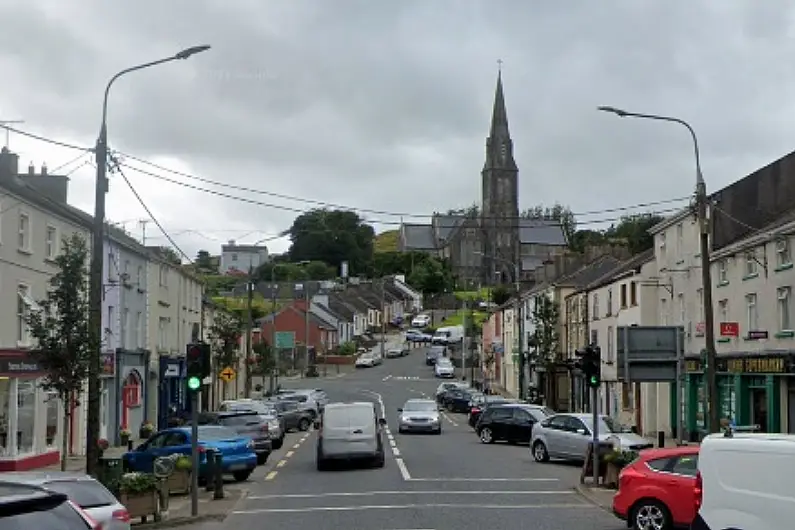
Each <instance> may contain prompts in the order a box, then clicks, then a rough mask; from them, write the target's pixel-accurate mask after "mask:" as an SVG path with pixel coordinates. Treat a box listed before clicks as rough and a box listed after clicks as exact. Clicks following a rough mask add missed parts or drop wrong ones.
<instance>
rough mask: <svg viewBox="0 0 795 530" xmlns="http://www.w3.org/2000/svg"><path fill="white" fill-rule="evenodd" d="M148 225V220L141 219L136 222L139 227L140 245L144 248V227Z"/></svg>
mask: <svg viewBox="0 0 795 530" xmlns="http://www.w3.org/2000/svg"><path fill="white" fill-rule="evenodd" d="M148 224H149V219H141V220H140V221H138V226H140V227H141V244H142V245H143V246H146V225H148Z"/></svg>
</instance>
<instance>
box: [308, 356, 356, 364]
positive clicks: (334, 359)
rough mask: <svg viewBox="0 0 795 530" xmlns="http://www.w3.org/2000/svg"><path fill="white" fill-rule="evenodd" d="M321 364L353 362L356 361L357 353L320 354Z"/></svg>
mask: <svg viewBox="0 0 795 530" xmlns="http://www.w3.org/2000/svg"><path fill="white" fill-rule="evenodd" d="M317 361H318V363H319V364H331V365H334V364H353V363H355V362H356V356H355V355H323V356H318V359H317Z"/></svg>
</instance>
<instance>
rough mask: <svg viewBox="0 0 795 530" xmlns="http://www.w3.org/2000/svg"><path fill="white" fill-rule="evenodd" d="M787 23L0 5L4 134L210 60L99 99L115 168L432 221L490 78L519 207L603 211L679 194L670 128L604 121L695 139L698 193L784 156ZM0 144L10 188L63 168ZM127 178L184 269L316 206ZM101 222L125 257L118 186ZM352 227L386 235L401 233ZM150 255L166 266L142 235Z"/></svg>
mask: <svg viewBox="0 0 795 530" xmlns="http://www.w3.org/2000/svg"><path fill="white" fill-rule="evenodd" d="M78 6H79V7H78ZM793 10H795V4H792V3H791V2H785V1H783V0H782V1H779V0H765V1H760V0H756V1H752V0H747V1H741V0H732V1H722V2H721V1H714V0H682V1H666V2H661V1H651V0H646V1H644V0H610V1H593V0H567V1H566V2H560V1H552V0H550V1H546V2H541V1H532V2H531V1H527V0H515V1H513V0H510V1H509V0H484V1H479V0H433V1H429V0H401V1H399V2H398V1H387V0H333V1H330V0H291V1H289V2H285V1H276V0H235V1H226V2H222V1H219V0H212V1H210V0H168V1H163V0H138V1H136V2H120V1H117V2H107V1H100V0H81V1H80V2H64V1H63V0H25V1H21V0H0V20H3V29H2V31H0V71H2V72H3V76H2V77H3V81H2V85H0V120H15V119H22V120H25V123H24V124H20V125H16V126H17V127H19V128H21V129H23V130H26V131H30V132H34V133H38V134H42V135H46V136H49V137H53V138H57V139H60V140H62V141H66V142H71V143H75V144H78V145H86V146H88V145H91V144H93V142H94V141H95V138H96V135H97V131H98V128H99V122H100V109H101V101H102V91H103V89H104V86H105V83H106V82H107V80H108V79H109V78H110V76H112V75H113V74H114V73H115V72H117V71H118V70H121V69H123V68H125V67H128V66H132V65H135V64H138V63H141V62H146V61H150V60H154V59H158V58H161V57H165V56H168V55H171V54H173V53H175V52H177V51H179V50H180V49H182V48H185V47H188V46H192V45H198V44H211V45H212V47H213V48H212V50H210V51H208V52H206V53H203V54H200V55H197V56H195V57H193V58H191V59H190V60H188V61H185V62H174V63H170V64H167V65H163V66H159V67H157V68H154V69H150V70H147V71H143V72H136V73H134V74H131V75H129V76H128V77H125V78H123V79H122V80H120V81H119V82H118V84H116V85H115V86H114V88H113V90H112V92H111V98H110V106H109V117H108V130H109V136H110V143H111V146H112V148H114V149H116V150H118V151H121V152H123V153H127V154H130V155H134V156H136V157H139V158H143V159H145V160H148V161H152V162H155V163H158V164H160V165H163V166H166V167H168V168H171V169H175V170H178V171H182V172H185V173H189V174H192V175H195V176H199V177H202V178H207V179H212V180H217V181H221V182H224V183H229V184H234V185H238V186H246V187H250V188H255V189H258V190H262V191H265V192H272V193H277V194H283V195H290V196H296V197H299V198H304V199H308V200H314V201H321V202H328V203H336V204H341V205H346V206H350V207H351V208H355V209H358V210H380V211H386V212H394V213H397V214H400V213H410V214H415V215H416V214H430V213H431V212H432V211H434V210H446V209H448V208H453V207H464V206H467V205H469V204H471V203H473V202H475V201H478V202H479V197H480V185H481V181H480V170H481V168H482V166H483V160H484V143H485V137H486V136H487V134H488V127H489V120H490V117H491V106H492V103H493V98H494V87H495V82H496V76H497V60H498V59H501V60H502V61H504V64H503V81H504V86H505V96H506V102H507V107H508V114H509V121H510V129H511V134H512V136H513V139H514V145H515V147H514V148H515V153H516V159H517V163H518V165H519V169H520V173H519V183H520V184H519V186H520V193H521V199H520V207H529V206H532V205H534V204H537V203H545V204H553V203H555V202H561V203H564V204H567V205H569V206H570V207H571V208H572V210H573V211H575V212H586V211H593V210H607V209H612V208H617V207H622V206H628V205H633V204H638V203H647V202H652V201H660V200H665V199H673V198H676V197H684V196H687V195H689V194H691V193H692V190H693V185H694V180H695V177H694V170H693V154H692V146H691V144H690V138H689V137H688V135H687V132H686V131H685V130H684V129H682V128H679V127H678V126H676V125H673V124H665V123H657V122H649V121H641V120H630V119H623V120H622V119H619V118H617V117H614V116H611V115H607V114H604V113H600V112H597V111H596V107H597V106H598V105H614V106H619V107H623V108H626V109H628V110H633V111H639V112H648V113H661V114H669V115H674V116H678V117H681V118H684V119H686V120H688V121H690V123H692V125H693V126H694V127H695V129H696V131H697V133H698V134H699V137H700V141H701V144H702V145H701V148H702V154H703V167H704V175H705V178H706V181H707V186H708V189H709V190H710V191H714V190H717V189H719V188H721V187H723V186H725V185H727V184H729V183H731V182H733V181H735V180H738V179H739V178H741V177H743V176H745V175H746V174H748V173H749V172H751V171H753V170H754V169H756V168H758V167H761V166H764V165H766V164H768V163H769V162H771V161H773V160H775V159H776V158H778V157H780V156H782V155H784V154H785V153H787V152H789V151H790V150H792V144H793V141H792V140H793V138H795V120H793V119H792V116H791V115H790V113H791V111H792V110H793V101H795V44H793V43H794V42H795V40H793V39H792V33H793V31H792V26H793V23H792V22H793ZM2 140H3V141H4V138H3V139H2ZM10 142H11V148H12V149H13V150H16V151H18V152H19V153H20V155H21V159H22V161H21V165H22V166H23V170H24V169H25V168H26V167H27V165H28V162H30V161H33V162H34V163H35V164H36V166H40V165H41V164H42V163H43V162H46V163H47V164H48V166H49V168H50V170H53V169H56V168H57V167H58V166H61V165H63V164H65V163H67V162H69V161H71V160H72V159H74V158H75V157H76V156H79V154H80V153H79V152H75V151H70V150H68V149H63V148H60V147H56V146H53V145H48V144H45V143H42V142H39V141H35V140H30V139H26V138H23V137H21V136H19V135H14V134H12V135H11V140H10ZM126 161H127V163H129V164H130V165H131V166H135V167H139V168H144V169H146V166H143V165H141V164H140V163H137V162H135V161H133V160H130V159H126ZM81 162H83V161H78V162H76V163H73V164H71V165H67V166H66V167H65V168H64V169H63V171H70V170H74V169H75V168H77V169H76V170H75V171H74V172H73V173H72V174H71V177H72V182H71V187H70V202H71V203H72V204H74V205H76V206H79V207H81V208H83V209H85V210H87V211H90V212H93V207H94V204H93V203H94V200H93V191H92V189H93V185H94V171H95V170H94V168H93V167H92V166H91V165H90V164H86V165H82V166H81ZM148 170H151V168H148ZM154 172H155V173H158V174H161V175H164V176H168V177H169V178H173V179H176V180H179V181H183V182H190V180H188V179H187V178H185V177H180V176H176V175H174V174H169V173H164V172H160V171H157V170H155V171H154ZM125 173H126V174H127V176H128V177H129V178H130V179H131V181H132V182H133V184H134V186H136V188H137V190H138V191H139V192H140V194H141V195H142V197H143V198H144V200H145V201H146V203H147V204H148V205H149V206H150V208H151V210H152V211H153V213H154V216H155V217H156V218H157V219H158V220H159V221H160V222H161V223H162V224H163V225H164V226H165V228H166V229H167V230H168V231H169V232H170V233H171V234H172V235H173V236H174V239H175V240H176V241H177V243H178V244H179V246H180V247H182V249H183V250H184V251H185V252H186V253H187V254H189V255H191V256H193V255H195V253H196V251H197V250H198V249H200V248H205V249H208V250H210V251H212V252H214V253H217V252H218V251H219V250H220V245H221V244H222V242H224V241H225V240H228V239H236V240H237V241H239V242H245V243H253V242H255V241H256V240H258V239H262V238H265V237H267V236H270V235H274V234H277V233H278V232H280V231H282V230H284V229H286V228H288V227H289V226H290V224H291V223H292V220H293V218H294V217H295V215H296V213H295V212H293V211H289V210H290V209H293V210H303V209H306V208H310V207H312V206H313V204H308V203H303V202H300V201H296V200H288V199H284V198H276V197H272V196H268V195H265V194H253V193H246V192H242V191H239V190H228V189H227V190H224V189H223V188H218V187H212V189H215V190H218V191H221V192H225V193H228V194H232V195H235V196H246V197H249V198H250V199H252V200H255V201H260V202H265V203H269V204H271V205H273V206H263V205H251V204H244V203H242V202H239V201H235V200H230V199H226V198H220V197H215V196H211V195H209V194H207V193H204V192H201V191H195V190H191V189H187V188H184V187H180V186H178V185H174V184H170V183H167V182H164V181H161V180H157V179H155V178H153V177H150V176H146V175H143V174H141V173H138V172H136V171H134V170H133V169H126V170H125ZM193 184H195V185H199V186H204V187H211V186H207V185H206V184H201V183H197V182H194V183H193ZM676 204H683V203H681V202H680V203H676ZM274 206H281V207H283V208H286V209H287V210H285V209H279V208H276V207H274ZM668 207H669V205H663V206H659V207H656V208H658V209H659V208H668ZM108 214H109V217H110V218H111V219H112V220H113V221H117V222H120V223H124V225H125V226H126V228H127V229H128V230H130V231H131V232H132V233H134V234H135V235H137V236H139V237H140V235H141V229H140V227H138V226H137V223H136V221H137V220H138V219H143V218H146V213H145V212H144V210H143V209H142V207H141V206H140V205H139V204H138V202H137V201H136V200H135V198H134V197H133V195H132V194H131V192H130V191H129V189H128V188H127V187H126V185H125V184H124V182H123V181H122V180H121V179H120V178H118V177H116V176H114V177H112V180H111V191H110V194H109V196H108ZM362 215H363V216H364V217H365V218H368V219H372V220H378V221H381V223H379V224H376V228H377V230H379V231H381V230H384V229H388V228H394V227H395V224H396V223H398V222H399V221H400V217H399V215H397V216H396V215H387V214H375V213H367V212H362ZM615 215H616V214H613V213H607V214H593V215H590V216H582V217H581V219H580V220H581V221H589V220H590V221H593V220H600V219H605V218H610V217H614V216H615ZM406 219H407V220H408V218H406ZM413 220H414V221H415V222H416V221H417V220H418V219H416V218H414V219H413ZM390 223H391V224H390ZM147 243H148V244H165V239H164V238H163V237H162V234H160V233H159V232H158V230H157V228H156V227H155V226H154V225H153V224H152V223H149V225H148V228H147ZM270 246H271V248H272V250H275V251H281V250H284V249H285V248H286V246H287V243H286V241H284V240H282V241H277V242H272V243H270Z"/></svg>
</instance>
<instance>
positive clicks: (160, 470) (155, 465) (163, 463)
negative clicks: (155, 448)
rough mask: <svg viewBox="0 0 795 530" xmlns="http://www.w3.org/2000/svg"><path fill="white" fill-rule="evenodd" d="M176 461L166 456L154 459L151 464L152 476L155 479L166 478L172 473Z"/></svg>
mask: <svg viewBox="0 0 795 530" xmlns="http://www.w3.org/2000/svg"><path fill="white" fill-rule="evenodd" d="M176 463H177V461H176V459H174V458H171V457H168V456H165V457H163V456H161V457H160V458H155V460H154V462H152V474H153V475H154V476H155V477H157V478H168V477H170V476H171V475H172V474H173V473H174V467H175V465H176Z"/></svg>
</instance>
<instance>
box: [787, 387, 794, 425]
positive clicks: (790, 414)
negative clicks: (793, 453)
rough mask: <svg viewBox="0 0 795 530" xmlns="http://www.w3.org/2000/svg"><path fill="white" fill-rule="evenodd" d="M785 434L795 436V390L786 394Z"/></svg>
mask: <svg viewBox="0 0 795 530" xmlns="http://www.w3.org/2000/svg"><path fill="white" fill-rule="evenodd" d="M787 398H788V399H787V432H788V433H789V434H795V388H791V389H790V390H789V393H788V394H787Z"/></svg>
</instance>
